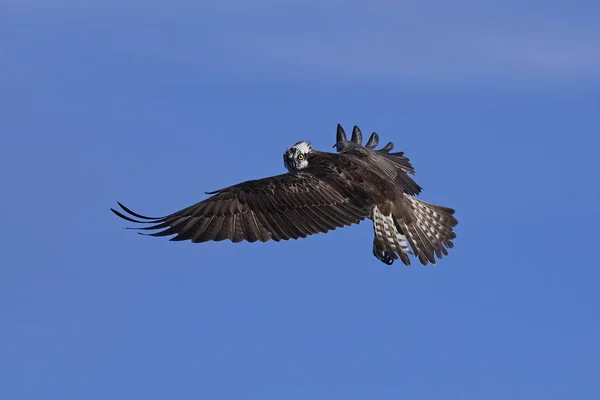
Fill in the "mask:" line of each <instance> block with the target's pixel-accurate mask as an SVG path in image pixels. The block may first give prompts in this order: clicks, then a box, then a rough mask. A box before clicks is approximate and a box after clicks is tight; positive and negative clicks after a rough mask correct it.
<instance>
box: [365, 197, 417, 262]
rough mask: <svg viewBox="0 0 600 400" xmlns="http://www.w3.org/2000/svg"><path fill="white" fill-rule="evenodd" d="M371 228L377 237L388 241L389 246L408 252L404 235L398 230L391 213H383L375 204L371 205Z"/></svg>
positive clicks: (398, 250)
mask: <svg viewBox="0 0 600 400" xmlns="http://www.w3.org/2000/svg"><path fill="white" fill-rule="evenodd" d="M372 219H373V229H374V230H375V236H376V237H377V238H378V239H381V240H386V239H387V241H388V243H389V245H390V247H392V248H393V249H394V250H395V251H397V252H403V253H409V252H410V249H409V248H408V240H407V239H406V236H405V235H403V234H402V233H400V232H398V230H397V229H396V225H395V224H394V219H393V217H392V216H391V215H387V216H386V215H383V214H382V213H381V211H379V208H378V207H377V206H375V207H373V215H372Z"/></svg>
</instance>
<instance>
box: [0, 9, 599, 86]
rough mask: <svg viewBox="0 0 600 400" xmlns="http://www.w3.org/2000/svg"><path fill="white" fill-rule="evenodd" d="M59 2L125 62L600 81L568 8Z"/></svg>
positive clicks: (588, 40) (230, 69)
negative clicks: (138, 58)
mask: <svg viewBox="0 0 600 400" xmlns="http://www.w3.org/2000/svg"><path fill="white" fill-rule="evenodd" d="M5 1H9V2H10V3H11V4H12V3H14V7H25V5H29V6H30V7H33V8H35V6H39V5H40V4H47V3H45V2H42V1H41V0H37V1H36V0H19V1H17V0H5ZM563 3H564V4H563ZM56 4H62V6H63V8H64V9H65V10H68V9H69V8H70V7H73V8H76V9H77V10H78V13H79V14H80V13H81V10H82V9H84V8H85V7H86V5H88V6H89V8H90V15H89V22H90V23H89V24H88V25H89V26H94V27H95V28H96V29H104V30H105V31H106V32H107V35H106V36H105V37H106V40H111V41H113V46H115V47H118V48H119V49H122V50H123V51H124V52H129V53H142V54H147V55H149V56H153V57H160V58H162V59H165V60H166V61H167V62H177V63H184V64H186V63H187V64H190V65H195V66H200V67H202V68H203V70H210V71H213V72H215V73H229V74H232V73H234V74H236V75H255V74H261V75H267V76H272V77H281V76H283V77H286V78H309V79H310V78H311V77H315V76H321V77H326V78H328V79H340V78H341V79H343V78H344V77H364V78H370V79H398V80H412V81H420V82H423V81H430V82H465V81H474V80H475V81H480V80H487V79H494V80H502V79H522V80H540V79H541V80H552V81H564V80H572V79H581V80H588V79H598V78H600V27H599V26H598V24H597V23H596V21H594V18H592V17H590V13H589V12H587V11H586V10H587V9H586V8H584V7H581V8H578V7H576V6H575V5H573V4H572V3H570V2H566V1H565V2H560V1H556V0H554V1H553V0H547V1H541V0H532V1H530V2H527V4H525V3H524V2H522V1H520V0H507V1H505V2H502V3H498V2H495V1H487V0H481V1H478V2H470V1H465V0H457V1H456V2H452V3H451V4H450V3H442V2H436V1H432V0H422V1H373V2H365V1H359V0H346V1H342V0H339V1H326V0H322V1H317V0H304V1H299V0H287V1H283V0H259V1H255V2H246V1H242V0H220V1H217V0H209V1H200V2H194V1H191V0H186V1H183V2H182V1H180V2H175V3H167V2H162V1H157V0H147V1H145V2H143V1H140V0H123V1H120V2H116V1H115V2H113V3H108V2H97V1H94V0H82V1H81V2H80V1H75V0H59V1H58V2H57V3H56ZM98 9H101V11H102V12H97V11H98ZM541 11H543V12H541ZM65 12H66V11H65Z"/></svg>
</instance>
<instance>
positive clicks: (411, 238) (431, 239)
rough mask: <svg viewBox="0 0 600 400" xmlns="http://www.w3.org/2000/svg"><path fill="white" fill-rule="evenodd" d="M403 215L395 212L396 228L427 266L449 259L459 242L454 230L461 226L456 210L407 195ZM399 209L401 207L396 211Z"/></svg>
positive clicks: (402, 210) (401, 208) (401, 210)
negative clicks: (445, 257)
mask: <svg viewBox="0 0 600 400" xmlns="http://www.w3.org/2000/svg"><path fill="white" fill-rule="evenodd" d="M402 203H403V204H402V206H401V207H400V212H398V210H396V212H395V215H394V216H395V217H396V218H395V222H396V227H397V228H398V230H399V231H400V232H402V233H404V234H405V235H406V236H407V239H408V242H409V243H410V246H411V248H412V250H413V252H414V254H415V256H417V257H418V258H419V261H420V262H421V264H423V265H427V263H428V262H430V263H432V264H435V262H436V259H435V257H436V256H437V258H440V259H441V258H442V257H443V256H445V255H448V250H447V249H451V248H453V247H454V244H453V243H452V239H454V238H456V234H455V233H454V231H453V228H454V227H455V226H456V225H457V224H458V221H457V220H456V218H454V215H453V214H454V210H453V209H451V208H447V207H442V206H438V205H435V204H431V203H427V202H425V201H423V200H419V199H416V198H414V197H412V196H409V195H404V199H403V201H402ZM396 208H398V207H396Z"/></svg>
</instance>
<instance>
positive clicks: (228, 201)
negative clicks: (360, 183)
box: [111, 172, 370, 243]
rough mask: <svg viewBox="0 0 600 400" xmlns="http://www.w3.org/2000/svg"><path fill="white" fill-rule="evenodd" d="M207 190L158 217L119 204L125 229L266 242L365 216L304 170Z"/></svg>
mask: <svg viewBox="0 0 600 400" xmlns="http://www.w3.org/2000/svg"><path fill="white" fill-rule="evenodd" d="M208 194H214V195H213V196H212V197H209V198H208V199H206V200H204V201H201V202H199V203H197V204H195V205H193V206H190V207H188V208H185V209H183V210H180V211H177V212H175V213H173V214H170V215H167V216H165V217H160V218H152V217H146V216H143V215H140V214H137V213H135V212H133V211H131V210H129V209H128V208H127V207H125V206H124V205H122V204H121V203H119V206H120V207H121V208H122V209H123V211H124V212H125V213H127V214H129V215H125V214H123V213H122V212H120V211H117V210H114V209H112V208H111V210H112V211H113V212H114V213H115V214H116V215H118V216H119V217H121V218H123V219H125V220H127V221H130V222H135V223H140V224H142V223H143V224H151V225H150V226H148V227H142V228H131V229H140V230H142V231H157V230H158V232H154V233H144V234H147V235H150V236H168V235H176V236H174V237H173V238H171V240H176V241H179V240H191V241H192V242H195V243H197V242H206V241H210V240H214V241H220V240H225V239H229V240H231V241H232V242H241V241H243V240H246V241H248V242H255V241H257V240H260V241H261V242H266V241H268V240H270V239H273V240H275V241H280V240H288V239H298V238H304V237H306V236H308V235H312V234H316V233H319V232H327V231H329V230H333V229H335V228H338V227H343V226H348V225H352V224H357V223H359V222H360V221H362V220H363V219H364V218H366V217H368V216H369V213H370V208H369V207H368V206H366V205H357V204H354V203H353V202H352V201H351V199H350V198H348V197H347V195H343V194H342V193H340V192H339V191H338V190H336V189H335V188H334V187H333V186H332V185H331V184H329V183H327V182H324V181H322V180H320V179H318V178H316V177H315V176H313V175H311V174H309V173H305V172H290V173H287V174H283V175H277V176H273V177H270V178H265V179H259V180H253V181H247V182H243V183H240V184H238V185H234V186H231V187H228V188H225V189H221V190H218V191H215V192H210V193H208Z"/></svg>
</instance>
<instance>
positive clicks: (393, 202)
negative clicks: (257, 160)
mask: <svg viewBox="0 0 600 400" xmlns="http://www.w3.org/2000/svg"><path fill="white" fill-rule="evenodd" d="M362 141H363V135H362V132H361V130H360V128H359V127H358V126H354V128H353V129H352V135H351V138H350V140H348V138H347V136H346V133H345V131H344V129H343V128H342V126H341V125H339V124H338V126H337V131H336V144H335V145H334V147H335V148H336V150H337V153H325V152H319V151H316V150H314V149H313V148H312V146H310V144H309V143H308V142H298V143H296V145H294V146H292V147H290V149H291V150H292V151H291V152H290V149H288V151H287V152H286V153H285V154H284V162H285V164H286V167H287V168H288V170H289V172H288V173H285V174H282V175H276V176H272V177H268V178H264V179H257V180H250V181H246V182H242V183H239V184H237V185H233V186H229V187H226V188H223V189H219V190H215V191H212V192H206V193H207V194H208V195H210V197H208V198H207V199H205V200H203V201H200V202H198V203H196V204H194V205H192V206H189V207H187V208H184V209H182V210H180V211H177V212H174V213H172V214H169V215H166V216H164V217H148V216H145V215H142V214H139V213H136V212H134V211H132V210H131V209H129V208H127V207H126V206H124V205H123V204H121V203H117V204H118V205H119V208H120V209H113V208H111V211H112V212H113V213H114V214H116V215H117V216H118V217H120V218H122V219H124V220H126V221H129V222H132V223H135V224H139V225H141V226H138V227H132V228H128V229H136V230H138V232H139V233H140V234H142V235H148V236H155V237H163V236H172V237H171V238H170V240H172V241H186V240H190V241H192V242H194V243H200V242H207V241H222V240H229V241H231V242H234V243H237V242H241V241H247V242H257V241H259V242H267V241H269V240H273V241H280V240H291V239H300V238H305V237H307V236H310V235H314V234H317V233H326V232H329V231H331V230H335V229H337V228H341V227H345V226H350V225H353V224H358V223H360V222H361V221H362V220H364V219H365V218H370V219H372V220H373V228H374V234H375V238H374V241H373V254H375V256H376V257H377V258H379V259H380V260H381V261H383V262H385V263H386V264H391V263H393V262H394V260H397V259H400V260H401V261H402V262H403V263H404V264H406V265H410V258H409V257H408V255H409V254H413V255H414V256H416V257H417V258H418V259H419V261H420V262H421V263H422V264H423V265H426V264H428V263H431V264H435V262H436V258H437V259H440V258H442V257H443V256H447V255H448V249H450V248H452V247H454V244H453V243H452V240H453V239H454V238H456V234H455V233H454V231H453V229H454V227H455V226H456V224H457V223H458V221H457V220H456V218H455V217H454V216H453V214H454V210H453V209H450V208H446V207H442V206H437V205H434V204H430V203H426V202H424V201H422V200H418V199H416V198H415V197H413V196H415V195H418V194H419V193H420V192H421V190H422V189H421V187H420V186H419V185H418V184H417V183H416V182H415V181H414V180H413V179H412V178H411V177H410V176H409V174H410V175H414V174H415V170H414V168H413V166H412V164H411V162H410V160H409V159H408V158H407V157H405V156H404V153H403V152H393V153H392V150H393V148H394V144H393V143H392V142H389V143H388V144H386V145H385V146H384V147H382V148H380V149H376V147H377V146H378V145H379V135H378V134H377V133H375V132H373V133H372V134H371V135H370V136H369V139H368V140H367V143H366V144H365V145H363V144H362ZM302 149H303V150H302ZM301 150H302V151H303V152H304V153H300V152H301ZM300 154H301V155H300ZM296 157H298V158H296Z"/></svg>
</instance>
